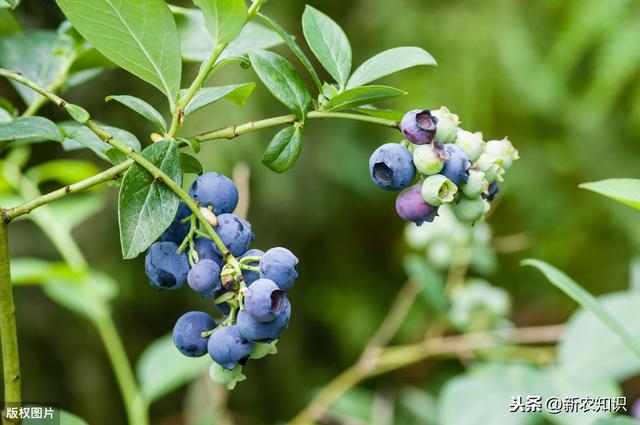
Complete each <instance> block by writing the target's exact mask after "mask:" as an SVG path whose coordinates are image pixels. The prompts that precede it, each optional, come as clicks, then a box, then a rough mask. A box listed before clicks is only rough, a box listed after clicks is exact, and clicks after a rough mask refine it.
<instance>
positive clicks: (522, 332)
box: [289, 325, 564, 425]
mask: <svg viewBox="0 0 640 425" xmlns="http://www.w3.org/2000/svg"><path fill="white" fill-rule="evenodd" d="M563 330H564V326H563V325H552V326H539V327H529V328H519V329H514V330H510V331H504V330H499V331H489V332H478V333H471V334H467V335H456V336H449V337H437V338H430V339H426V340H424V341H422V342H420V343H417V344H410V345H404V346H397V347H388V348H385V349H383V350H382V352H381V353H380V356H379V357H378V358H377V359H376V360H375V362H373V363H371V364H368V365H367V364H362V363H360V362H358V363H356V364H355V365H354V366H352V367H350V368H349V369H347V370H345V371H344V372H342V373H341V374H340V375H338V376H337V377H336V378H335V379H334V380H333V381H332V382H331V383H330V384H329V385H328V386H326V387H325V388H324V389H323V390H322V391H320V392H319V393H318V394H317V395H316V396H315V397H314V398H313V400H312V401H311V403H309V404H308V405H307V407H305V408H304V409H303V410H302V411H301V412H300V413H299V414H298V415H297V416H296V417H294V418H293V419H292V420H291V421H290V422H289V425H308V424H312V423H313V422H314V421H318V420H320V419H321V418H322V417H323V416H324V415H325V414H326V412H327V410H328V409H329V408H330V407H331V406H332V405H333V403H335V402H336V401H337V400H338V399H339V398H340V397H341V396H342V395H343V394H344V393H345V392H346V391H348V390H349V389H351V388H353V387H355V386H356V385H358V384H359V383H360V382H362V381H364V380H365V379H368V378H370V377H373V376H377V375H381V374H383V373H387V372H391V371H393V370H397V369H400V368H403V367H406V366H410V365H412V364H414V363H417V362H419V361H422V360H425V359H427V358H430V357H438V356H448V355H462V354H467V353H472V352H474V351H478V350H483V349H487V348H493V347H496V346H499V345H501V344H505V343H508V344H536V343H553V342H556V341H557V340H558V339H559V338H560V336H561V334H562V332H563Z"/></svg>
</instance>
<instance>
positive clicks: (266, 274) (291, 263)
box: [260, 248, 298, 291]
mask: <svg viewBox="0 0 640 425" xmlns="http://www.w3.org/2000/svg"><path fill="white" fill-rule="evenodd" d="M297 265H298V257H296V256H295V255H293V253H292V252H291V251H289V250H288V249H286V248H271V249H270V250H268V251H267V252H265V253H264V255H263V256H262V260H261V261H260V278H262V279H270V280H272V281H274V282H275V284H276V285H278V287H279V288H280V289H282V290H283V291H288V290H289V289H291V287H293V285H294V283H296V279H297V278H298V271H297V270H296V266H297Z"/></svg>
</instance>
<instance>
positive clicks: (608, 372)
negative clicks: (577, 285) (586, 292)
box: [557, 291, 640, 382]
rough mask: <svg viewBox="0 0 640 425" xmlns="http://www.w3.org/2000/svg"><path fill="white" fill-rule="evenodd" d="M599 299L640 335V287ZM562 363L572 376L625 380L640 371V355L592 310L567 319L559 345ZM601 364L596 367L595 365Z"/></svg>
mask: <svg viewBox="0 0 640 425" xmlns="http://www.w3.org/2000/svg"><path fill="white" fill-rule="evenodd" d="M598 302H599V303H600V304H601V305H602V307H603V308H604V310H605V311H607V313H608V314H609V315H611V316H612V317H613V318H614V319H615V320H616V321H617V322H618V323H624V324H625V329H627V331H628V333H629V334H631V335H640V321H638V320H637V317H638V306H639V305H640V293H638V292H637V291H625V292H616V293H610V294H607V295H604V296H602V297H598ZM557 362H558V367H559V368H561V369H562V370H564V371H565V373H566V374H567V375H569V376H572V377H573V376H579V377H584V378H588V379H614V380H616V381H619V382H621V381H624V380H626V379H628V378H630V377H632V376H635V375H637V374H638V372H640V359H639V358H638V356H637V355H636V354H635V353H633V351H631V350H630V349H629V348H628V347H627V346H626V345H625V343H624V342H623V341H622V340H621V339H620V338H619V337H618V335H616V334H614V333H612V332H611V330H610V329H609V328H608V327H607V326H606V325H605V324H604V323H603V322H602V321H601V320H600V319H599V318H598V317H597V316H596V315H595V314H593V313H592V312H591V311H589V310H585V309H579V310H578V311H576V312H575V313H574V314H573V315H572V316H571V318H570V319H569V321H568V322H567V326H566V329H565V331H564V334H563V338H562V340H561V341H560V343H559V345H558V359H557ZM596 364H597V365H598V367H594V365H596Z"/></svg>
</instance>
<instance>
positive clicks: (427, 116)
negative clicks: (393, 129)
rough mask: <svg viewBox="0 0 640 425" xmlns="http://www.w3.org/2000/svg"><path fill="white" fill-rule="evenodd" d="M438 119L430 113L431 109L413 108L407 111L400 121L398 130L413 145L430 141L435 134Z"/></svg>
mask: <svg viewBox="0 0 640 425" xmlns="http://www.w3.org/2000/svg"><path fill="white" fill-rule="evenodd" d="M437 124H438V119H437V118H436V117H434V116H433V115H431V111H429V110H428V109H425V110H424V111H422V110H420V109H414V110H413V111H409V112H407V113H406V114H405V115H404V117H403V118H402V121H401V122H400V131H402V134H403V135H404V137H405V139H407V140H408V141H410V142H411V143H413V144H415V145H424V144H426V143H431V142H432V141H433V138H434V136H435V135H436V125H437Z"/></svg>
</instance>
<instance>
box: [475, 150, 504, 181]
mask: <svg viewBox="0 0 640 425" xmlns="http://www.w3.org/2000/svg"><path fill="white" fill-rule="evenodd" d="M501 163H502V161H500V160H498V159H497V158H496V157H494V156H493V155H492V154H490V153H489V152H485V153H483V154H482V155H480V158H478V160H477V161H476V162H475V164H473V165H474V168H475V169H477V170H480V171H484V174H485V178H486V179H487V181H488V182H489V183H493V182H494V181H498V182H501V181H503V180H504V178H503V175H504V172H505V169H504V167H503V166H502V165H501Z"/></svg>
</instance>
